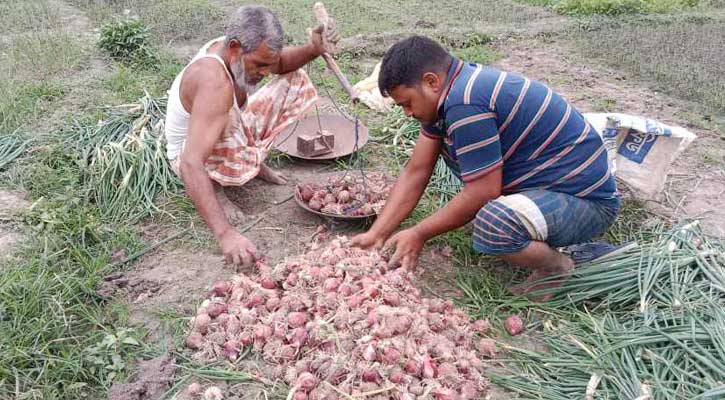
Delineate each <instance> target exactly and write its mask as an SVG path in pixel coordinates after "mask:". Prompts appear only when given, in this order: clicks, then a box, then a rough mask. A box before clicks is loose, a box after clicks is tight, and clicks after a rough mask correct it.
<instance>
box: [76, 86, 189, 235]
mask: <svg viewBox="0 0 725 400" xmlns="http://www.w3.org/2000/svg"><path fill="white" fill-rule="evenodd" d="M165 107H166V99H164V98H153V97H152V96H151V95H149V94H148V93H146V94H145V96H144V97H142V98H141V99H139V102H138V104H129V105H122V106H117V107H113V108H111V109H109V110H108V111H107V115H106V118H105V119H103V120H101V121H99V122H98V124H97V126H95V127H90V126H88V125H85V124H81V123H76V124H75V125H74V126H73V128H72V129H70V130H69V131H68V132H66V133H65V142H66V143H67V144H68V145H69V146H73V147H75V148H76V150H77V151H78V152H79V153H80V155H81V159H82V160H83V161H84V162H85V163H86V165H85V167H86V173H87V179H88V180H89V185H88V186H89V187H90V188H91V195H92V196H93V199H94V201H95V202H96V204H97V206H98V208H99V209H100V211H101V215H102V216H103V218H104V219H108V220H113V221H118V220H125V221H129V220H131V221H133V220H137V219H140V218H143V217H145V216H148V215H150V214H151V213H152V212H154V211H158V207H157V206H156V205H155V203H154V201H155V200H156V198H157V196H158V195H160V194H161V195H165V196H170V195H173V194H174V193H175V192H176V188H177V187H178V186H179V184H180V181H179V179H178V178H177V177H176V175H175V174H174V172H173V171H172V170H171V167H170V165H169V162H168V160H167V158H166V154H165V151H166V150H165V144H166V143H165V138H164V135H163V120H164V110H165Z"/></svg>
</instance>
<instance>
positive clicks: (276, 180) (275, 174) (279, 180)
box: [257, 163, 287, 185]
mask: <svg viewBox="0 0 725 400" xmlns="http://www.w3.org/2000/svg"><path fill="white" fill-rule="evenodd" d="M257 176H258V177H260V178H261V179H263V180H265V181H267V182H269V183H273V184H275V185H284V184H285V183H287V177H286V176H285V175H284V174H283V173H281V172H279V171H275V170H273V169H272V168H270V167H269V166H268V165H267V164H265V163H262V166H261V167H260V169H259V175H257Z"/></svg>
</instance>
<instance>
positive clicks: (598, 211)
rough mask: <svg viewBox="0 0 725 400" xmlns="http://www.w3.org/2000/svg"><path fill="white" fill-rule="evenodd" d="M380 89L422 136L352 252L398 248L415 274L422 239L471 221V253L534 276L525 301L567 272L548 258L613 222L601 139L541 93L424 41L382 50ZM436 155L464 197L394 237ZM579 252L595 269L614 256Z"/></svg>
mask: <svg viewBox="0 0 725 400" xmlns="http://www.w3.org/2000/svg"><path fill="white" fill-rule="evenodd" d="M378 83H379V87H380V92H381V93H382V94H383V95H384V96H390V97H392V98H393V99H394V100H395V102H396V103H397V104H398V105H399V106H401V107H403V110H404V111H405V114H406V115H407V116H412V117H414V118H416V119H418V120H419V121H420V122H421V124H422V127H421V134H420V135H419V137H418V140H417V143H416V145H415V148H414V151H413V155H412V156H411V158H410V161H409V162H408V164H407V165H406V167H405V169H404V171H403V173H402V175H401V176H400V177H399V178H398V180H397V182H396V184H395V186H394V188H393V189H392V191H391V194H390V196H389V198H388V201H387V204H386V206H385V208H384V209H383V211H382V213H381V215H380V216H379V217H378V219H377V221H375V223H374V224H373V226H372V227H371V228H370V230H369V231H368V232H366V233H364V234H361V235H358V236H356V237H354V238H353V243H354V244H356V245H358V246H360V247H363V248H370V247H382V246H383V245H385V246H389V247H395V254H394V255H393V260H392V261H393V262H396V261H399V262H401V264H402V265H403V266H404V267H410V268H413V267H415V264H416V262H417V259H418V256H419V253H420V252H421V249H422V247H423V245H424V243H425V242H426V241H427V240H429V239H431V238H433V237H435V236H437V235H440V234H442V233H444V232H448V231H450V230H453V229H456V228H459V227H461V226H463V225H465V224H467V223H468V222H470V221H474V233H473V247H474V249H475V250H477V251H479V252H481V253H485V254H491V255H497V256H500V257H502V258H503V259H505V260H507V261H509V262H511V263H513V264H516V265H520V266H522V267H526V268H528V269H530V270H531V271H532V273H531V275H530V277H529V279H528V283H527V284H524V285H523V286H522V287H519V289H520V290H519V292H522V293H523V292H527V291H529V290H531V289H533V287H532V285H530V284H529V283H530V282H533V281H536V280H539V279H541V278H545V277H548V276H551V275H556V274H563V273H567V272H568V271H570V270H571V269H572V268H573V267H574V261H573V260H572V258H570V257H569V256H567V255H565V254H562V253H560V252H559V251H557V250H555V249H554V248H557V247H563V246H568V245H572V244H575V243H581V242H583V241H586V240H589V239H591V238H594V237H596V236H598V235H600V234H602V233H603V232H605V231H606V230H607V228H608V227H609V226H610V225H611V224H612V222H613V221H614V219H615V218H616V216H617V212H618V210H619V207H620V198H619V195H618V193H617V189H616V185H615V180H614V177H613V176H612V175H611V174H610V170H609V166H608V163H607V155H606V152H605V149H604V147H603V144H602V140H601V138H600V137H599V135H598V134H597V132H596V131H595V130H594V129H593V128H592V127H591V126H590V125H589V123H588V122H587V121H586V120H585V119H584V117H583V116H582V115H581V114H580V113H579V111H577V110H576V109H575V108H574V107H573V106H572V105H571V104H570V103H568V102H567V101H566V100H564V99H563V98H562V97H561V96H559V95H558V94H557V93H555V92H554V91H552V90H551V89H550V88H548V87H547V86H545V85H543V84H542V83H539V82H536V81H532V80H530V79H528V78H525V77H523V76H521V75H518V74H514V73H507V72H503V71H498V70H496V69H493V68H489V67H485V66H482V65H476V64H471V63H467V62H464V61H462V60H458V59H456V58H454V57H452V56H451V55H450V54H449V53H448V52H447V51H446V50H444V49H443V48H442V47H441V46H440V45H439V44H438V43H436V42H434V41H432V40H430V39H428V38H425V37H420V36H413V37H411V38H408V39H406V40H403V41H401V42H399V43H397V44H395V45H393V46H392V47H391V48H390V49H389V50H388V51H387V53H386V54H385V57H384V58H383V62H382V66H381V70H380V75H379V80H378ZM439 155H441V156H442V157H443V160H444V161H445V163H446V164H447V166H448V167H449V168H450V169H451V170H452V171H453V173H454V174H455V175H456V176H458V177H459V178H460V179H461V180H462V182H463V188H462V190H461V191H460V193H458V194H457V195H456V196H455V197H454V198H453V199H452V200H451V201H450V202H449V203H448V204H447V205H446V206H445V207H443V208H441V209H440V210H438V211H437V212H436V213H434V214H433V215H431V216H429V217H427V218H425V219H424V220H423V221H421V222H420V223H418V224H417V225H415V226H413V227H412V228H409V229H405V230H402V231H400V232H398V233H395V234H393V232H394V231H395V230H396V229H397V228H398V226H399V225H400V223H401V222H402V221H403V220H405V218H407V217H408V216H409V215H410V213H411V212H412V210H413V209H414V208H415V206H416V204H417V203H418V201H419V200H420V197H421V196H422V194H423V192H424V191H425V188H426V186H427V184H428V181H429V179H430V177H431V174H432V172H433V168H434V166H435V164H436V161H437V159H438V156H439ZM584 250H588V251H589V256H588V257H586V258H589V259H591V258H594V257H596V256H600V255H602V254H604V253H606V252H608V251H610V250H612V248H611V246H604V247H603V248H602V247H596V246H590V247H588V248H585V249H584ZM577 261H579V260H577ZM539 288H541V287H539Z"/></svg>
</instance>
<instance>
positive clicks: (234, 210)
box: [215, 186, 245, 225]
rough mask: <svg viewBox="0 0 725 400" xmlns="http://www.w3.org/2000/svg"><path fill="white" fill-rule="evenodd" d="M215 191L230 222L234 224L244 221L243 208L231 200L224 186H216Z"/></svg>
mask: <svg viewBox="0 0 725 400" xmlns="http://www.w3.org/2000/svg"><path fill="white" fill-rule="evenodd" d="M215 193H216V198H217V200H219V205H220V206H221V207H222V210H224V214H225V215H226V216H227V220H229V223H230V224H232V225H234V224H240V223H242V222H244V219H245V216H244V212H242V209H241V208H239V206H238V205H236V204H234V203H233V202H232V201H231V200H229V197H227V194H226V193H224V188H223V187H221V186H220V187H218V188H216V191H215Z"/></svg>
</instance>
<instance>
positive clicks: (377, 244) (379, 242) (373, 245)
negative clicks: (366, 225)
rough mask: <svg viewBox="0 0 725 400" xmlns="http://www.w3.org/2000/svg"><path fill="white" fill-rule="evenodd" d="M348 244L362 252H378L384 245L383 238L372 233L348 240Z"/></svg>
mask: <svg viewBox="0 0 725 400" xmlns="http://www.w3.org/2000/svg"><path fill="white" fill-rule="evenodd" d="M350 244H351V245H353V246H355V247H359V248H361V249H363V250H378V249H380V248H382V247H383V244H385V238H384V237H383V236H381V235H377V234H375V233H374V232H372V231H367V232H365V233H361V234H359V235H355V236H353V238H352V239H350Z"/></svg>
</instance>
